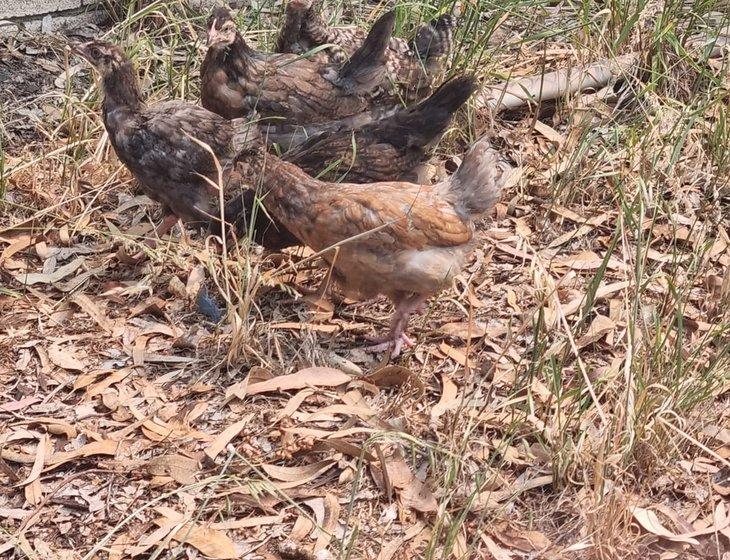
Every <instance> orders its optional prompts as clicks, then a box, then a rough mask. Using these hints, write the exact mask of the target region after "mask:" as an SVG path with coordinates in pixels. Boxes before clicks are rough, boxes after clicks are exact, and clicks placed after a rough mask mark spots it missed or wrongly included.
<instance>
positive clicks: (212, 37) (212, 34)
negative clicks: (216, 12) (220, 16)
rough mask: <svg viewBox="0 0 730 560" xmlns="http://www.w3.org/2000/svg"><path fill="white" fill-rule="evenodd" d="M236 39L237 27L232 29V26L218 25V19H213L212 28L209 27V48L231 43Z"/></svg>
mask: <svg viewBox="0 0 730 560" xmlns="http://www.w3.org/2000/svg"><path fill="white" fill-rule="evenodd" d="M235 39H236V31H235V29H233V30H232V29H231V28H230V26H225V24H224V25H221V26H220V27H218V20H215V21H213V24H212V25H211V26H210V29H208V48H210V47H217V46H219V45H230V44H232V43H233V41H234V40H235Z"/></svg>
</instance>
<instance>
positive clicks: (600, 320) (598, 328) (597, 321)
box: [576, 315, 616, 348]
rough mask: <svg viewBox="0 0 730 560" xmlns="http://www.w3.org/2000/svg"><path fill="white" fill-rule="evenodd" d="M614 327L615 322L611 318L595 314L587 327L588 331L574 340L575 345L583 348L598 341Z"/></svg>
mask: <svg viewBox="0 0 730 560" xmlns="http://www.w3.org/2000/svg"><path fill="white" fill-rule="evenodd" d="M615 329H616V324H615V323H614V322H613V321H612V320H611V319H609V318H608V317H606V316H605V315H596V317H595V318H594V319H593V321H592V322H591V325H590V327H588V332H586V334H584V335H583V336H581V337H580V338H579V339H578V340H577V341H576V345H577V346H578V348H584V347H586V346H588V345H590V344H593V343H595V342H598V341H599V340H601V339H602V338H603V337H604V336H606V335H607V334H609V333H611V332H613V331H614V330H615Z"/></svg>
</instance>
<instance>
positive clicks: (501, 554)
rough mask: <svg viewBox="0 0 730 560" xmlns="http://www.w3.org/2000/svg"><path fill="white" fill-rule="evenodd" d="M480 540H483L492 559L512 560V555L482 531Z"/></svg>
mask: <svg viewBox="0 0 730 560" xmlns="http://www.w3.org/2000/svg"><path fill="white" fill-rule="evenodd" d="M482 542H484V544H485V545H486V547H487V551H489V554H491V555H492V557H493V558H494V560H513V558H514V556H512V555H511V554H510V553H509V552H508V551H507V550H505V549H504V548H502V547H501V546H499V545H498V544H497V543H496V542H495V541H494V539H492V537H490V536H489V535H486V534H485V533H482Z"/></svg>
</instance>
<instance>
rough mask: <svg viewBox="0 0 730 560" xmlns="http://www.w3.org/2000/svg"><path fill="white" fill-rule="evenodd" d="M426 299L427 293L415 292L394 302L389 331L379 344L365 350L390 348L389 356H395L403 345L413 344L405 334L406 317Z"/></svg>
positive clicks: (419, 307)
mask: <svg viewBox="0 0 730 560" xmlns="http://www.w3.org/2000/svg"><path fill="white" fill-rule="evenodd" d="M427 299H428V296H427V295H424V294H415V295H412V296H408V297H406V298H404V299H402V300H401V301H399V302H398V303H396V306H395V311H394V312H393V318H392V319H391V322H390V332H389V333H388V334H387V335H386V336H384V337H382V338H380V339H379V340H378V341H379V342H381V344H378V345H376V346H371V347H369V348H366V349H365V350H366V351H368V352H384V351H385V350H391V353H390V356H391V357H392V358H397V357H398V356H399V355H400V352H401V349H402V348H403V345H406V346H413V341H412V340H411V339H410V338H408V336H407V335H406V334H405V330H406V327H407V326H408V319H409V318H410V316H411V314H413V313H414V312H417V311H418V310H419V309H421V308H422V307H423V305H424V304H425V303H426V300H427Z"/></svg>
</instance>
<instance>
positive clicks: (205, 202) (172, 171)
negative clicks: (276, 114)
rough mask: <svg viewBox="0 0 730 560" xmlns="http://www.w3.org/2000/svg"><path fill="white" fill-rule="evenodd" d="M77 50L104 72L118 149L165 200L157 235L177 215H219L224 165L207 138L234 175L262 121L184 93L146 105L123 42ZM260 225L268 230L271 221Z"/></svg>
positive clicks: (205, 218) (109, 122) (106, 107)
mask: <svg viewBox="0 0 730 560" xmlns="http://www.w3.org/2000/svg"><path fill="white" fill-rule="evenodd" d="M74 51H75V52H76V53H78V54H79V55H81V56H82V57H84V58H85V59H86V60H88V61H89V62H90V63H91V64H92V65H93V66H94V68H95V69H96V70H97V71H98V72H99V74H100V76H101V86H102V91H103V101H102V117H103V121H104V126H105V127H106V130H107V132H108V133H109V139H110V141H111V144H112V146H113V147H114V151H115V152H116V154H117V156H118V157H119V159H120V160H121V161H122V163H124V165H126V166H127V168H128V169H129V170H130V171H131V172H132V175H133V176H134V177H135V178H136V179H137V181H139V183H140V185H141V186H142V188H143V190H144V191H145V193H146V194H147V195H148V196H149V197H150V198H152V199H153V200H155V201H157V202H160V203H161V204H162V206H163V210H164V212H165V218H164V219H163V221H162V223H161V224H160V226H159V227H158V228H157V230H156V233H157V236H158V237H159V236H162V235H164V234H165V233H167V232H168V231H169V230H170V229H171V228H172V226H173V225H174V224H175V222H176V221H177V220H178V219H182V220H184V221H187V222H196V223H200V224H201V225H204V224H209V223H210V222H211V220H212V221H215V220H216V219H218V221H220V220H219V218H217V216H218V214H219V211H218V210H217V209H216V208H217V202H218V200H219V193H218V191H217V189H216V187H215V186H214V185H215V184H217V182H218V170H217V167H216V164H215V159H214V158H213V155H211V153H210V151H209V150H208V148H206V146H204V145H203V144H205V145H207V146H208V147H209V148H210V150H212V152H213V153H214V154H215V157H216V158H217V159H218V161H219V162H220V165H221V166H222V167H223V169H224V171H225V175H226V176H227V175H228V174H229V173H230V169H231V163H232V158H233V156H234V155H235V154H236V153H238V151H240V150H241V149H242V148H244V147H251V146H253V145H258V143H259V142H260V137H259V133H258V130H257V128H256V127H255V126H251V125H250V123H249V122H248V121H247V120H243V119H237V120H233V121H228V120H226V119H224V118H222V117H220V116H219V115H216V114H215V113H212V112H210V111H208V110H207V109H204V108H202V107H199V106H197V105H193V104H191V103H186V102H184V101H166V102H163V103H157V104H154V105H147V104H146V103H145V102H144V100H143V99H142V94H141V92H140V88H139V83H138V80H137V77H136V74H135V71H134V67H133V65H132V63H131V62H130V61H129V60H128V59H127V57H126V56H125V55H124V52H123V51H122V49H121V48H119V47H118V46H116V45H113V44H110V43H105V42H101V41H90V42H87V43H83V44H80V45H77V46H76V47H74ZM201 143H202V144H201ZM209 180H212V181H213V184H211V182H210V181H209ZM218 227H220V224H219V225H218ZM260 232H261V235H264V228H260ZM260 241H262V242H263V241H265V240H264V239H263V238H262V239H261V240H260ZM150 244H151V245H153V244H154V241H152V242H151V243H150Z"/></svg>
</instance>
